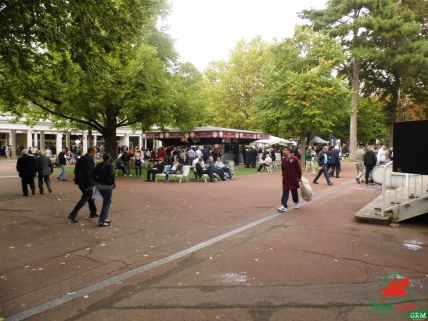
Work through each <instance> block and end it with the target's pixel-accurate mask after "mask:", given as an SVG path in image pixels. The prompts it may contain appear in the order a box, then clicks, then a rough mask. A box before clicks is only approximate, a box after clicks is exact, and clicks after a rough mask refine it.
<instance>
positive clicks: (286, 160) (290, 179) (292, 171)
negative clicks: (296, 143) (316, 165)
mask: <svg viewBox="0 0 428 321" xmlns="http://www.w3.org/2000/svg"><path fill="white" fill-rule="evenodd" d="M283 153H284V157H283V158H282V198H281V206H280V207H279V208H278V209H277V210H278V211H280V212H286V211H287V210H288V205H287V203H288V197H289V194H290V191H291V196H292V197H293V202H294V208H296V209H297V208H299V194H298V192H297V189H298V188H299V187H300V186H299V182H300V181H301V179H302V168H301V167H300V161H299V159H298V158H297V157H296V156H293V155H292V154H291V148H290V147H288V146H287V147H285V148H284V151H283Z"/></svg>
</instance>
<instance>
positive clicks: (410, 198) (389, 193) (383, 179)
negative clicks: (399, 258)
mask: <svg viewBox="0 0 428 321" xmlns="http://www.w3.org/2000/svg"><path fill="white" fill-rule="evenodd" d="M379 171H380V175H374V176H373V179H374V180H375V182H376V183H378V184H382V194H381V195H379V196H378V197H377V198H376V199H374V200H373V201H372V202H370V203H369V204H367V205H366V206H364V207H363V208H362V209H360V210H359V211H358V212H357V213H355V217H356V218H357V219H359V220H378V221H387V222H401V221H404V220H407V219H409V218H412V217H415V216H419V215H423V214H425V213H428V176H427V175H418V174H409V173H396V172H392V162H389V163H388V164H386V165H382V167H380V168H379V167H378V168H377V172H378V173H379Z"/></svg>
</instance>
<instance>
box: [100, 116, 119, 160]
mask: <svg viewBox="0 0 428 321" xmlns="http://www.w3.org/2000/svg"><path fill="white" fill-rule="evenodd" d="M116 129H117V115H116V113H115V112H114V110H112V109H110V108H108V109H107V110H106V117H105V120H104V130H103V132H102V134H103V138H104V140H105V146H104V149H105V151H106V152H108V153H110V155H111V159H112V160H115V159H116V158H117V140H116Z"/></svg>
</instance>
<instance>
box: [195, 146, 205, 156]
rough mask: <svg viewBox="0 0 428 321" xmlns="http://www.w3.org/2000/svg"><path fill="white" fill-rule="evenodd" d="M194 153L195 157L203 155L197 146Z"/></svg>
mask: <svg viewBox="0 0 428 321" xmlns="http://www.w3.org/2000/svg"><path fill="white" fill-rule="evenodd" d="M195 154H196V157H197V158H201V157H202V156H203V155H202V151H201V150H200V148H198V149H197V150H196V152H195Z"/></svg>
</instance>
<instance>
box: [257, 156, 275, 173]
mask: <svg viewBox="0 0 428 321" xmlns="http://www.w3.org/2000/svg"><path fill="white" fill-rule="evenodd" d="M271 164H272V158H271V157H270V155H269V154H268V155H266V158H265V160H264V161H262V163H261V164H260V166H259V168H258V169H257V171H259V172H260V171H261V170H262V168H263V167H268V166H270V165H271Z"/></svg>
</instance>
